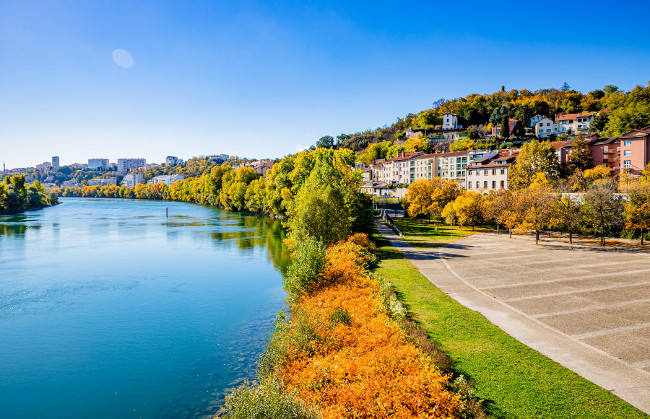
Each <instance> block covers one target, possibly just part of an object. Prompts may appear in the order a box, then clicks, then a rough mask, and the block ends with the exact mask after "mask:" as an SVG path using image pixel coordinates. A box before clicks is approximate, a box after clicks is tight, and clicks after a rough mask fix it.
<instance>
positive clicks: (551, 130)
mask: <svg viewBox="0 0 650 419" xmlns="http://www.w3.org/2000/svg"><path fill="white" fill-rule="evenodd" d="M551 134H555V135H557V134H558V126H557V124H556V123H555V122H553V121H551V120H550V119H549V118H547V117H543V118H542V119H540V120H538V121H537V123H536V124H535V135H536V136H537V138H548V137H550V136H551Z"/></svg>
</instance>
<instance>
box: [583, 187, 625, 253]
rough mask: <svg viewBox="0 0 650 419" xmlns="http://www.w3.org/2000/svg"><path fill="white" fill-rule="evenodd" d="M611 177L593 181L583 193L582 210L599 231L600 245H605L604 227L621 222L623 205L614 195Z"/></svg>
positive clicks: (614, 190) (614, 188) (614, 189)
mask: <svg viewBox="0 0 650 419" xmlns="http://www.w3.org/2000/svg"><path fill="white" fill-rule="evenodd" d="M615 193H616V184H615V183H614V181H613V180H612V179H601V180H598V181H596V182H594V183H593V184H592V185H591V186H590V187H589V188H588V189H587V192H586V193H585V195H584V210H585V215H586V216H587V220H588V221H589V223H590V224H591V225H592V226H593V227H594V228H596V229H598V230H599V231H600V245H601V246H604V245H605V228H608V227H612V226H615V225H618V224H619V223H620V222H621V213H622V212H623V205H622V204H621V201H620V199H619V198H618V197H616V195H614V194H615Z"/></svg>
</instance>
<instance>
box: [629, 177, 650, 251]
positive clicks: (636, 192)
mask: <svg viewBox="0 0 650 419" xmlns="http://www.w3.org/2000/svg"><path fill="white" fill-rule="evenodd" d="M628 194H629V197H630V199H629V200H628V201H627V202H626V203H625V221H626V223H625V227H626V229H628V230H636V229H639V230H641V245H642V246H643V232H644V230H645V231H647V230H648V229H649V228H650V183H649V182H647V181H645V180H642V181H637V182H635V183H634V184H633V185H632V186H631V187H630V188H629V189H628Z"/></svg>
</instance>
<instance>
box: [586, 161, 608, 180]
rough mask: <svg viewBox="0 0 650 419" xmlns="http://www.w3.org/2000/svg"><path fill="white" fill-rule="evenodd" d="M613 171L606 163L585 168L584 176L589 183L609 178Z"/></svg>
mask: <svg viewBox="0 0 650 419" xmlns="http://www.w3.org/2000/svg"><path fill="white" fill-rule="evenodd" d="M610 173H611V169H610V168H609V167H607V166H605V165H604V164H599V165H598V166H596V167H594V168H591V169H587V170H585V172H584V174H583V176H584V178H585V180H586V181H587V182H588V183H593V182H595V181H597V180H601V179H607V178H608V177H609V175H610Z"/></svg>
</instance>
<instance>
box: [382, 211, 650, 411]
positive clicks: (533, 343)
mask: <svg viewBox="0 0 650 419" xmlns="http://www.w3.org/2000/svg"><path fill="white" fill-rule="evenodd" d="M376 224H377V229H378V230H379V232H380V233H381V234H382V235H383V236H384V237H385V238H386V239H388V241H389V242H390V243H391V244H392V245H393V246H394V247H396V248H397V249H398V250H400V251H401V252H402V253H403V254H404V255H405V256H406V258H407V259H408V260H409V261H410V262H411V263H412V264H413V265H414V266H415V267H416V268H417V269H418V270H419V271H420V272H421V273H422V274H423V275H424V276H426V277H427V278H428V279H429V281H431V282H432V283H433V284H434V285H435V286H437V287H438V288H440V289H441V290H442V291H444V292H445V293H447V294H448V295H449V296H450V297H452V298H453V299H455V300H456V301H458V302H459V303H461V304H462V305H464V306H465V307H468V308H470V309H471V310H474V311H476V312H478V313H481V314H482V315H483V316H484V317H485V318H486V319H488V320H489V321H490V322H492V323H493V324H495V325H496V326H498V327H499V328H500V329H501V330H503V331H504V332H506V333H508V334H509V335H510V336H512V337H514V338H515V339H517V340H519V341H520V342H522V343H524V344H526V345H528V346H529V347H531V348H533V349H535V350H536V351H538V352H540V353H541V354H543V355H545V356H547V357H549V358H551V359H552V360H554V361H556V362H558V363H559V364H561V365H563V366H564V367H566V368H568V369H570V370H572V371H574V372H576V373H577V374H579V375H580V376H582V377H584V378H586V379H587V380H590V381H591V382H593V383H595V384H597V385H599V386H600V387H602V388H604V389H606V390H608V391H611V392H612V393H613V394H615V395H617V396H618V397H620V398H621V399H623V400H625V401H627V402H628V403H630V404H631V405H633V406H635V407H637V408H638V409H640V410H642V411H644V412H646V413H648V414H650V263H649V262H650V254H648V253H645V252H637V253H633V252H616V251H611V250H610V251H602V250H600V249H592V250H585V249H584V248H582V249H578V250H574V249H572V248H570V247H561V246H560V247H559V248H554V249H550V248H549V247H544V246H535V245H534V241H533V242H531V241H530V240H522V239H508V238H507V236H505V235H502V236H497V235H494V234H476V235H473V236H470V237H467V238H464V239H460V240H458V241H455V242H453V243H450V244H448V245H447V246H444V247H441V248H439V249H416V248H414V247H412V246H411V245H410V244H408V243H407V242H406V241H405V240H404V239H402V238H400V237H398V236H397V234H395V232H394V231H393V230H391V229H390V228H389V227H387V226H385V225H384V224H383V223H381V222H377V223H376Z"/></svg>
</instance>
